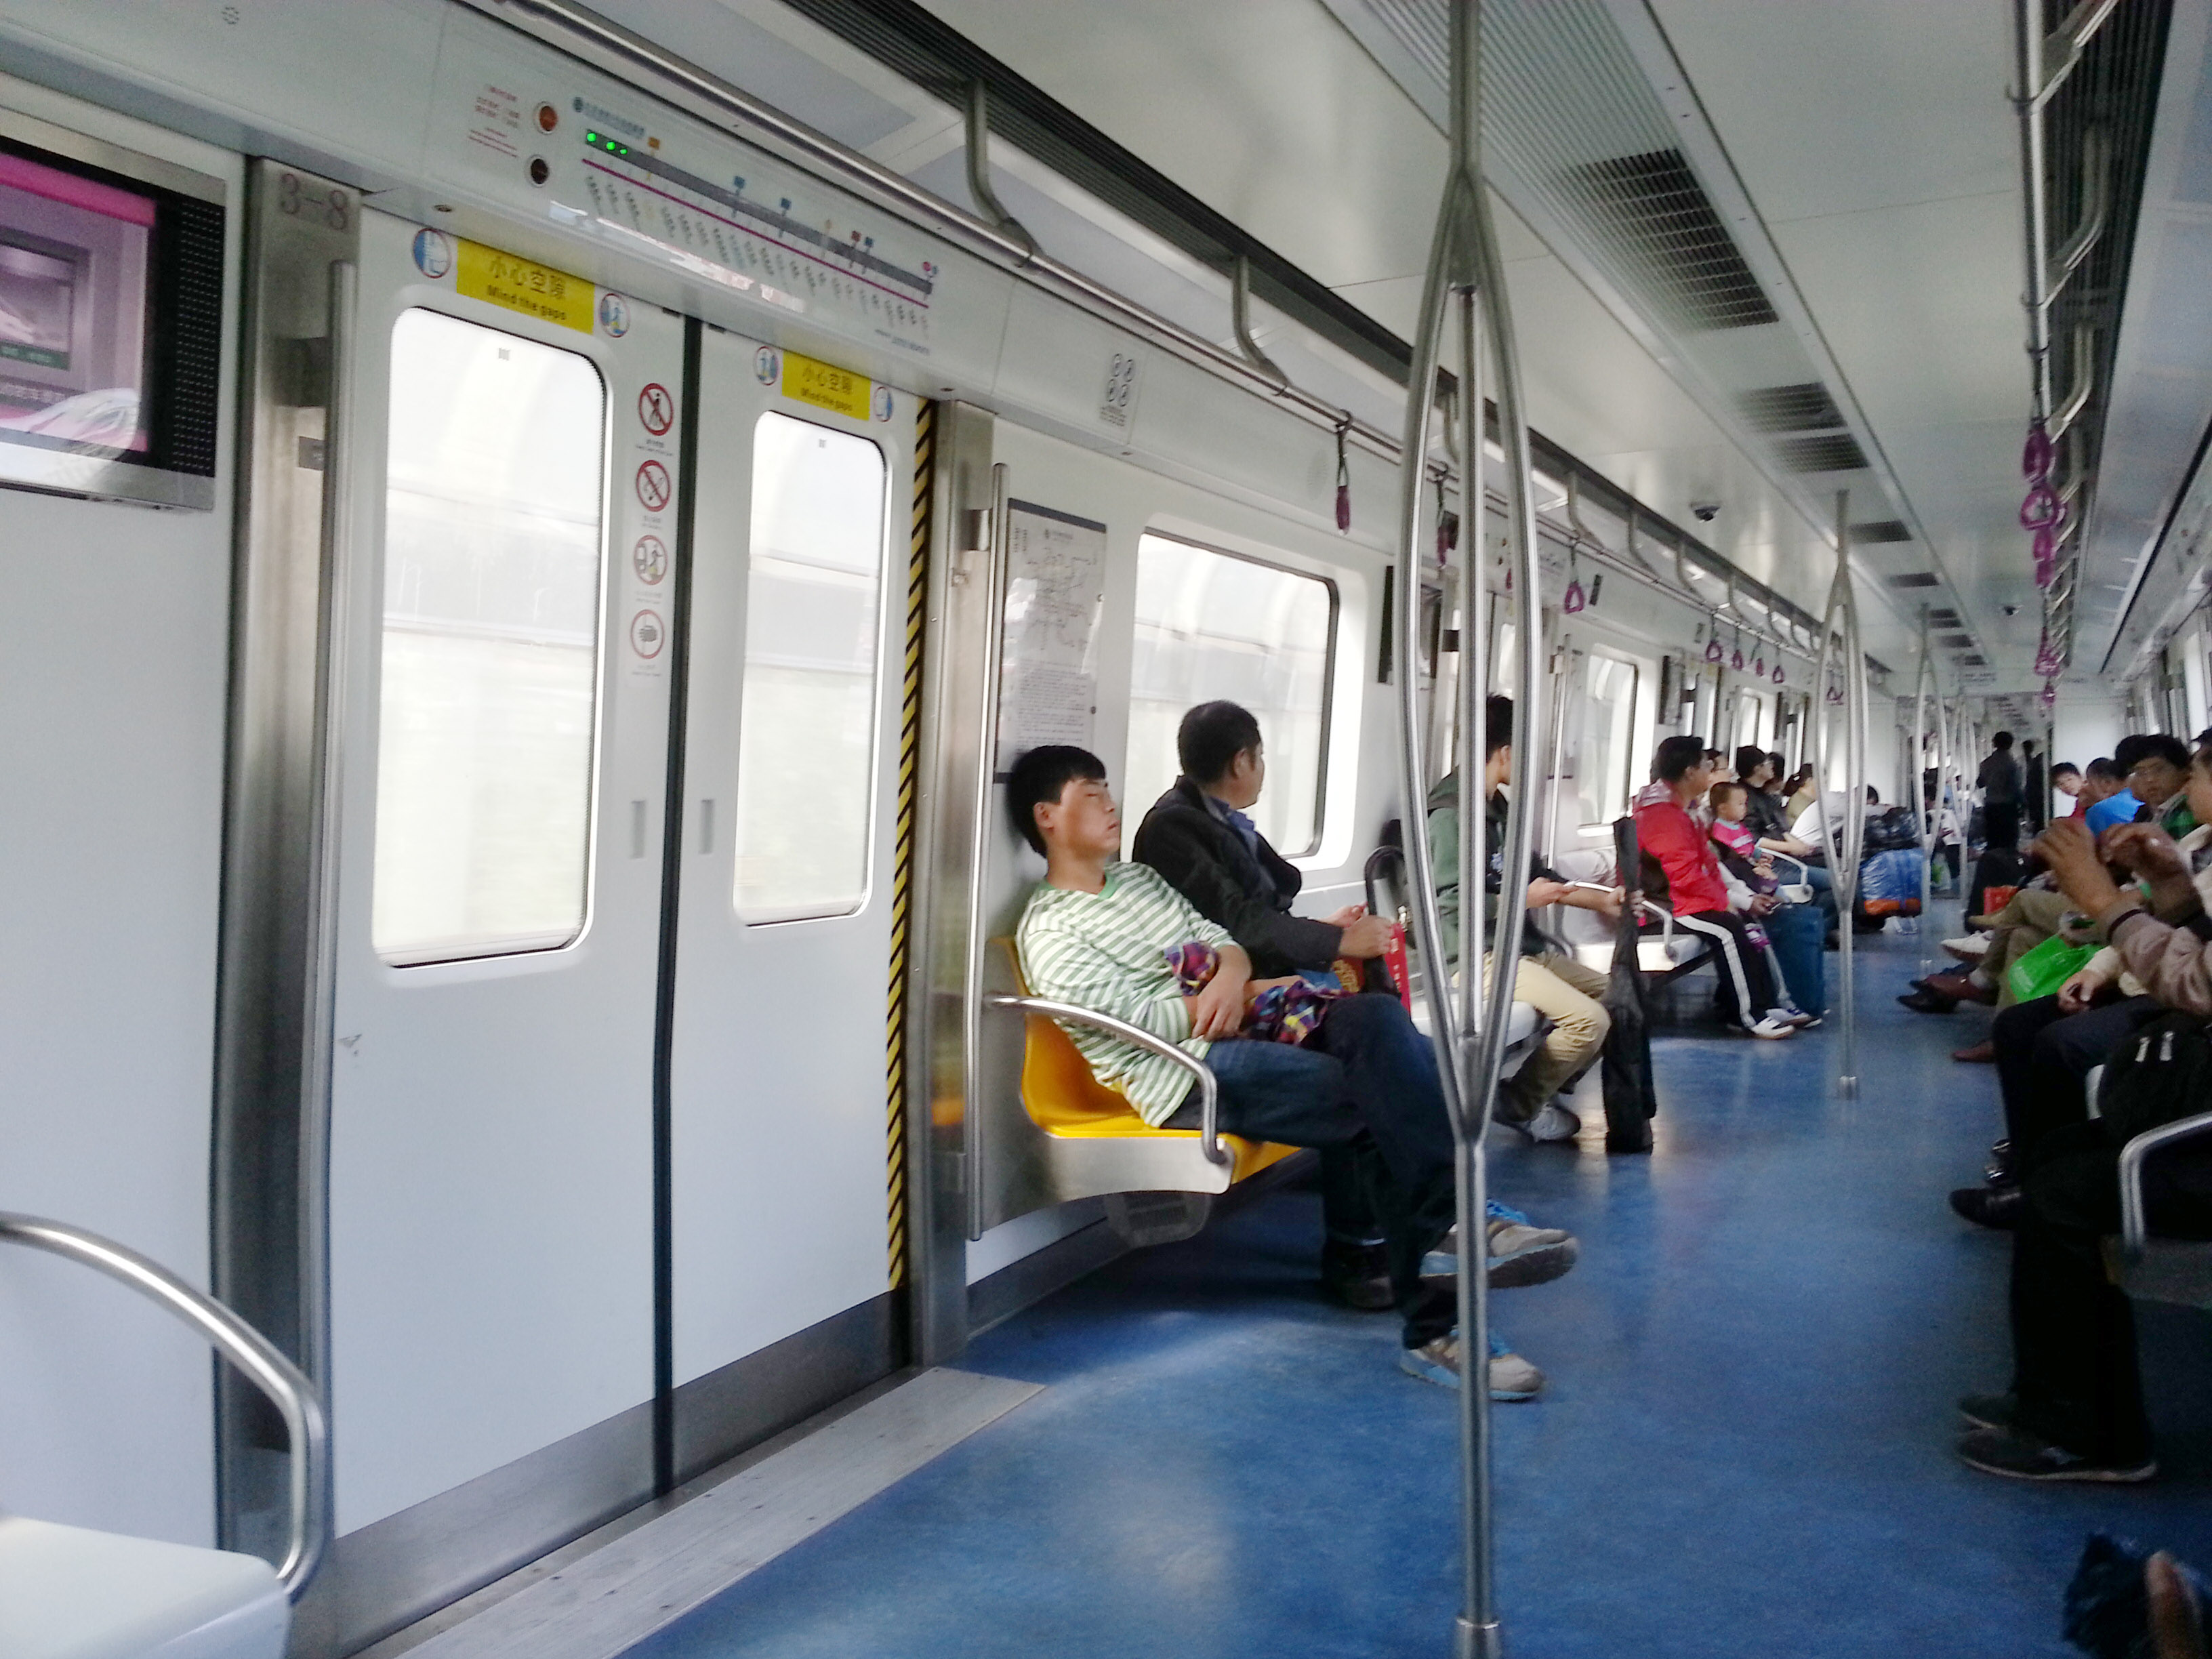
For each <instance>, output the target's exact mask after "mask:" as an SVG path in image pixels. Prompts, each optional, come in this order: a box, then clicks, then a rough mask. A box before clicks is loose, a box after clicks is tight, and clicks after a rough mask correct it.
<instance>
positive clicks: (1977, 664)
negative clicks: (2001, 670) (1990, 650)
mask: <svg viewBox="0 0 2212 1659" xmlns="http://www.w3.org/2000/svg"><path fill="white" fill-rule="evenodd" d="M1959 660H1960V662H1962V663H1964V664H1965V665H1966V666H1967V667H1969V668H1986V667H1988V666H1989V665H1990V659H1988V658H1987V657H1982V656H1976V655H1974V654H1972V653H1968V654H1967V655H1966V656H1963V657H1961V658H1960V659H1959Z"/></svg>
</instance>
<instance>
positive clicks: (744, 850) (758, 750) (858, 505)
mask: <svg viewBox="0 0 2212 1659" xmlns="http://www.w3.org/2000/svg"><path fill="white" fill-rule="evenodd" d="M887 478H888V473H887V471H886V469H885V466H884V453H883V451H882V450H880V449H878V447H876V446H875V445H874V444H872V443H871V442H870V441H868V440H867V439H866V438H860V437H855V436H854V435H852V434H850V433H846V432H835V431H832V430H830V429H829V428H827V427H820V426H816V425H814V424H813V423H812V422H808V421H799V420H794V419H793V418H792V417H791V416H788V415H778V414H775V413H774V412H770V413H769V414H766V415H763V416H761V417H760V422H759V424H758V425H757V426H756V427H755V428H753V519H752V540H751V544H750V549H749V551H748V555H747V566H746V569H747V574H746V580H745V667H744V690H743V692H742V696H743V702H741V703H740V704H739V708H738V716H739V718H738V803H737V877H736V888H735V894H734V896H735V902H736V904H737V908H738V915H739V917H741V918H742V919H743V920H744V921H749V922H768V921H799V920H801V919H803V918H806V917H812V916H840V915H850V914H851V913H852V912H854V911H855V910H857V909H859V908H860V906H861V904H862V902H864V901H865V900H866V897H867V890H868V848H869V842H870V839H871V837H870V835H869V827H870V824H871V822H872V811H873V806H874V793H875V772H876V677H877V673H878V659H879V657H880V655H881V647H880V645H879V635H880V630H879V629H878V626H877V612H878V607H879V606H880V605H881V604H882V599H883V572H884V489H885V484H886V481H887Z"/></svg>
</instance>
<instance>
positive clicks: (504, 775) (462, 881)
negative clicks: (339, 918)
mask: <svg viewBox="0 0 2212 1659" xmlns="http://www.w3.org/2000/svg"><path fill="white" fill-rule="evenodd" d="M605 417H606V389H605V386H604V384H603V383H602V382H601V380H600V379H599V371H598V369H597V368H594V367H593V366H592V362H591V360H590V359H589V358H586V357H583V356H579V355H578V354H576V353H575V352H573V351H563V350H560V349H557V348H556V347H553V346H549V345H542V344H539V343H538V342H536V341H533V340H526V339H523V338H520V337H518V336H515V335H512V334H507V333H503V332H501V331H499V330H497V329H492V328H486V327H483V326H482V325H479V324H476V323H471V322H464V321H462V320H461V319H459V318H454V317H448V316H446V315H444V314H442V313H438V312H435V311H425V310H413V311H409V312H407V313H404V314H403V315H402V316H401V317H400V319H399V320H398V323H397V324H395V325H393V328H392V400H391V430H390V436H389V441H388V445H387V448H386V456H387V461H386V466H387V471H386V483H385V509H384V612H383V629H382V662H381V668H382V674H381V689H380V697H379V705H378V706H379V714H378V730H377V769H376V851H375V876H374V898H373V901H372V908H373V920H372V922H371V928H370V932H371V934H372V937H373V939H374V944H375V948H376V951H377V953H378V954H379V955H380V956H381V957H383V958H384V959H385V960H386V962H390V963H423V962H440V961H450V960H453V959H456V958H459V957H484V956H498V955H503V954H506V953H508V952H513V951H543V950H551V949H556V948H558V947H559V946H562V945H567V944H568V943H570V942H571V941H573V940H574V939H576V937H577V936H578V935H579V934H580V933H582V932H583V928H584V919H585V914H586V900H587V896H588V889H589V882H588V870H589V862H590V852H591V821H592V744H593V741H594V737H595V732H596V727H597V714H598V703H599V697H598V677H599V589H600V581H601V563H602V557H601V552H602V542H603V536H602V531H603V527H604V512H605V508H604V505H603V489H602V477H601V474H602V471H603V467H604V453H605Z"/></svg>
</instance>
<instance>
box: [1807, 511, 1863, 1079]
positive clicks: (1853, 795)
mask: <svg viewBox="0 0 2212 1659" xmlns="http://www.w3.org/2000/svg"><path fill="white" fill-rule="evenodd" d="M1857 627H1858V624H1857V617H1856V614H1855V612H1854V610H1853V606H1852V602H1851V574H1850V491H1849V490H1847V489H1839V490H1838V491H1837V492H1836V577H1835V580H1834V581H1833V582H1832V584H1831V585H1830V586H1829V589H1828V605H1827V609H1826V612H1825V613H1824V614H1823V615H1822V617H1821V618H1820V662H1819V665H1817V667H1816V668H1815V669H1814V674H1813V684H1814V693H1813V695H1814V696H1815V697H1817V698H1818V699H1819V700H1820V701H1819V703H1818V705H1817V706H1818V708H1819V709H1820V723H1819V725H1818V726H1817V727H1816V728H1815V729H1816V731H1817V732H1818V734H1819V744H1818V749H1819V759H1818V762H1817V764H1818V766H1819V768H1820V772H1819V775H1818V777H1817V779H1816V780H1815V787H1814V801H1815V803H1816V804H1817V805H1818V806H1819V808H1820V838H1821V842H1822V844H1823V846H1824V848H1826V852H1827V854H1828V855H1829V856H1830V857H1832V859H1834V860H1835V863H1834V864H1833V865H1832V866H1831V867H1830V870H1829V872H1828V874H1829V881H1830V884H1831V886H1832V889H1833V890H1834V892H1835V896H1836V936H1837V937H1836V943H1837V946H1838V954H1839V956H1840V957H1841V961H1840V963H1839V966H1840V967H1841V968H1842V970H1843V973H1842V980H1843V983H1842V987H1841V994H1842V1001H1843V1011H1844V1043H1843V1069H1842V1071H1841V1073H1839V1075H1838V1078H1837V1079H1836V1088H1837V1092H1838V1093H1839V1094H1841V1095H1843V1096H1844V1097H1845V1098H1846V1099H1848V1098H1850V1097H1852V1096H1854V1095H1856V1094H1857V1092H1858V1086H1859V1079H1858V1018H1857V1005H1856V1003H1855V1002H1854V1001H1853V998H1852V993H1853V989H1854V985H1855V981H1854V976H1853V974H1852V971H1851V970H1852V961H1851V956H1852V952H1851V931H1852V930H1851V918H1852V912H1853V911H1854V909H1855V908H1856V907H1857V896H1858V876H1859V865H1858V860H1859V854H1860V851H1861V849H1862V848H1863V846H1864V845H1865V841H1866V786H1865V782H1864V780H1863V778H1862V776H1861V773H1862V772H1863V770H1864V769H1865V749H1866V720H1865V708H1864V702H1863V692H1864V689H1865V678H1864V676H1865V665H1864V663H1863V660H1861V661H1857V662H1855V661H1854V659H1855V658H1857V656H1858V654H1859V653H1858V647H1857V637H1856V636H1857ZM1831 663H1833V664H1834V665H1835V669H1836V678H1837V681H1838V685H1837V690H1838V693H1839V695H1838V697H1837V699H1836V703H1837V706H1838V707H1839V708H1840V712H1841V714H1842V716H1843V726H1844V732H1843V739H1844V742H1843V749H1844V790H1843V792H1842V793H1844V821H1843V823H1841V824H1835V823H1830V822H1829V815H1828V799H1829V797H1830V795H1831V794H1832V793H1835V792H1834V791H1833V790H1832V788H1831V787H1830V786H1831V781H1832V776H1833V769H1834V765H1835V758H1836V744H1835V739H1836V718H1835V716H1834V715H1833V714H1830V713H1829V709H1830V707H1831V705H1830V703H1829V701H1828V668H1829V665H1830V664H1831ZM1855 667H1856V668H1857V673H1858V678H1857V679H1856V680H1855V679H1854V678H1853V670H1854V668H1855Z"/></svg>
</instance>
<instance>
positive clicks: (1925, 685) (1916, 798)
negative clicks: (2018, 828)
mask: <svg viewBox="0 0 2212 1659" xmlns="http://www.w3.org/2000/svg"><path fill="white" fill-rule="evenodd" d="M1934 676H1935V664H1934V663H1933V662H1932V661H1931V660H1930V659H1929V655H1928V607H1927V606H1926V605H1922V606H1921V607H1920V667H1919V669H1918V671H1917V672H1916V673H1915V674H1914V675H1913V677H1912V767H1911V781H1910V783H1909V785H1908V787H1910V788H1911V791H1912V809H1913V811H1912V816H1913V821H1914V822H1915V823H1917V824H1919V826H1920V928H1921V933H1922V944H1921V947H1920V956H1921V966H1922V967H1923V969H1925V968H1926V967H1927V966H1928V965H1929V956H1928V946H1927V943H1926V934H1927V931H1928V928H1929V926H1930V923H1929V908H1928V907H1929V878H1928V864H1929V860H1931V859H1933V858H1934V857H1935V856H1936V812H1937V811H1938V810H1939V808H1940V807H1941V805H1942V799H1943V774H1942V769H1940V768H1939V769H1937V771H1936V788H1935V792H1934V799H1929V791H1928V790H1927V789H1926V787H1924V786H1923V784H1922V782H1921V778H1922V776H1923V772H1924V770H1925V769H1924V767H1923V764H1922V762H1923V759H1924V758H1925V757H1924V753H1923V750H1924V739H1925V738H1926V735H1927V731H1928V693H1929V690H1930V689H1931V685H1930V682H1931V681H1932V680H1933V678H1934Z"/></svg>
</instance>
